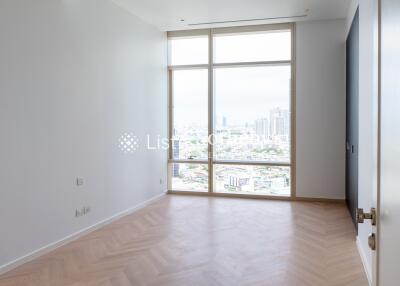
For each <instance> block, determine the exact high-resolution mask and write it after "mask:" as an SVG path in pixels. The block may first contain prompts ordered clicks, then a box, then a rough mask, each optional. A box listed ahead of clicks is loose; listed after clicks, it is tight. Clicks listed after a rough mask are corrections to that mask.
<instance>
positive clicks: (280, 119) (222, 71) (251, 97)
mask: <svg viewBox="0 0 400 286" xmlns="http://www.w3.org/2000/svg"><path fill="white" fill-rule="evenodd" d="M214 74H215V121H216V123H215V125H216V126H215V137H214V138H215V144H214V152H215V158H216V159H217V160H239V161H274V162H290V118H291V116H290V89H291V87H290V86H291V68H290V66H279V67H270V66H269V67H267V66H263V67H241V68H218V69H216V70H215V73H214Z"/></svg>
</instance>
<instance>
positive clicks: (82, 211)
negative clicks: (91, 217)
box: [75, 207, 91, 217]
mask: <svg viewBox="0 0 400 286" xmlns="http://www.w3.org/2000/svg"><path fill="white" fill-rule="evenodd" d="M90 211H91V208H90V207H82V208H81V209H79V210H78V209H76V210H75V217H81V216H84V215H87V214H88V213H90Z"/></svg>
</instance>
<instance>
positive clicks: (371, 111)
mask: <svg viewBox="0 0 400 286" xmlns="http://www.w3.org/2000/svg"><path fill="white" fill-rule="evenodd" d="M351 3H352V4H351V6H350V9H349V16H348V18H347V31H349V29H350V27H351V23H352V21H353V17H354V14H355V11H356V9H357V7H359V21H360V25H359V26H360V35H359V37H360V39H359V41H360V51H359V57H360V60H359V62H360V66H359V76H360V78H359V93H360V94H359V134H358V136H359V154H358V205H359V207H360V208H364V210H365V211H369V210H370V208H371V207H373V206H376V194H377V142H378V141H377V138H378V134H377V130H378V128H377V126H378V115H377V112H378V87H377V78H378V77H377V72H378V68H377V65H378V54H377V51H378V49H377V36H378V33H377V15H378V14H377V13H378V12H377V11H378V6H377V1H372V0H360V1H358V0H357V1H356V0H354V1H352V2H351ZM371 232H373V230H372V227H371V224H370V223H369V222H366V223H364V224H359V228H358V241H359V248H360V252H361V256H362V258H363V260H364V264H365V268H366V272H367V275H368V276H369V279H370V280H371V279H372V275H371V273H372V264H373V257H372V252H371V250H370V248H369V246H368V236H369V234H370V233H371Z"/></svg>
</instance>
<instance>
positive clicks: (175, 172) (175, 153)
mask: <svg viewBox="0 0 400 286" xmlns="http://www.w3.org/2000/svg"><path fill="white" fill-rule="evenodd" d="M172 158H174V159H179V140H178V139H174V140H172ZM172 176H173V177H179V164H172Z"/></svg>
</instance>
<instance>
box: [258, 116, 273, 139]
mask: <svg viewBox="0 0 400 286" xmlns="http://www.w3.org/2000/svg"><path fill="white" fill-rule="evenodd" d="M255 129H256V135H257V136H261V137H263V138H268V137H269V134H270V131H269V129H270V126H269V122H268V118H260V119H257V120H256V122H255Z"/></svg>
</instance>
